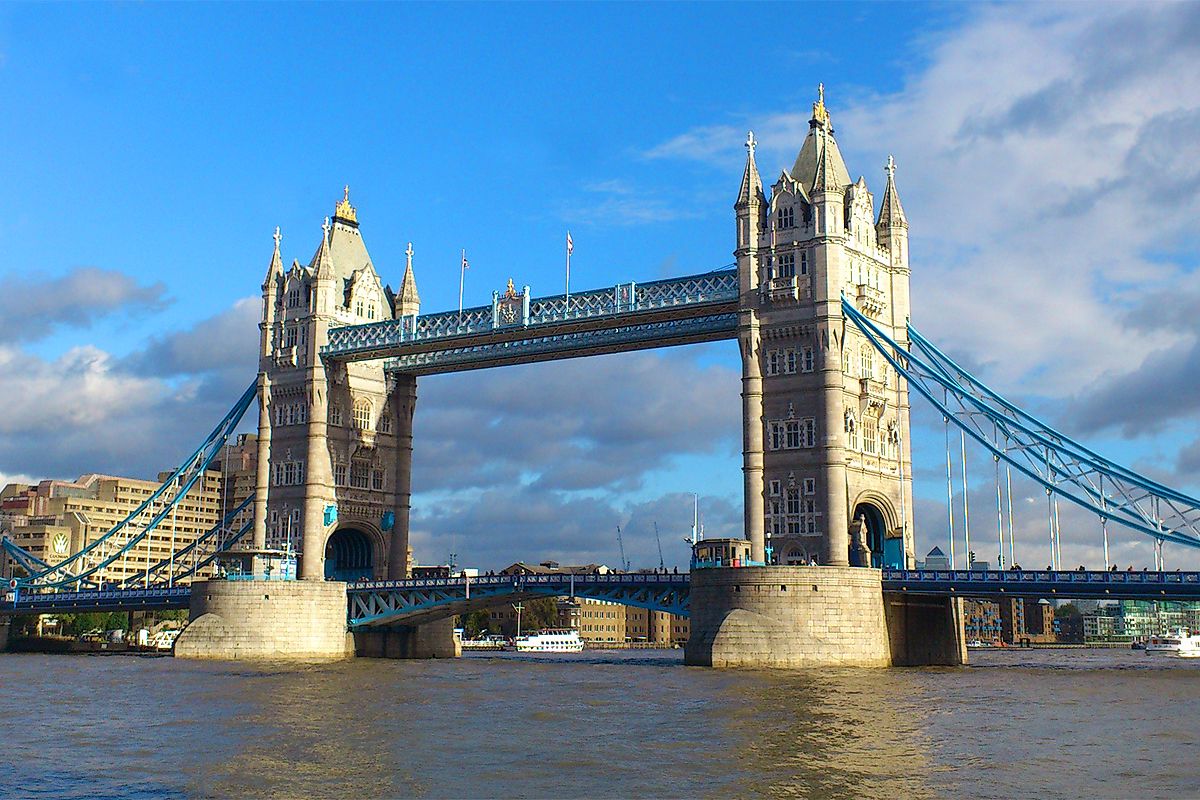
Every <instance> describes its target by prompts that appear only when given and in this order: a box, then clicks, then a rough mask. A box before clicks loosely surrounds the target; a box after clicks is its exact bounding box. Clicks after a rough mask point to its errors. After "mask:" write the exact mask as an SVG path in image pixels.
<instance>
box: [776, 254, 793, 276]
mask: <svg viewBox="0 0 1200 800" xmlns="http://www.w3.org/2000/svg"><path fill="white" fill-rule="evenodd" d="M779 277H780V278H794V277H796V254H795V253H782V254H780V256H779Z"/></svg>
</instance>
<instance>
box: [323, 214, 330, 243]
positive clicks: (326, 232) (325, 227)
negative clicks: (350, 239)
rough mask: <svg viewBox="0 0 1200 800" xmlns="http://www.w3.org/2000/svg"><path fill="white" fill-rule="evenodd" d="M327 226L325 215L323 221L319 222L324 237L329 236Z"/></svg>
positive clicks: (327, 219)
mask: <svg viewBox="0 0 1200 800" xmlns="http://www.w3.org/2000/svg"><path fill="white" fill-rule="evenodd" d="M329 227H330V226H329V217H326V218H325V221H324V222H322V223H321V230H322V231H324V232H325V238H326V239H328V238H329Z"/></svg>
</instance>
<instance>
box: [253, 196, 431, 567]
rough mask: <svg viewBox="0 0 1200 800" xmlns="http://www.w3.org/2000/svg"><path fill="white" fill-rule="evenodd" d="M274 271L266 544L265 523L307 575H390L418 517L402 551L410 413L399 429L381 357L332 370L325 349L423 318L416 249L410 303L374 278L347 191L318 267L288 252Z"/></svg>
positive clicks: (264, 464)
mask: <svg viewBox="0 0 1200 800" xmlns="http://www.w3.org/2000/svg"><path fill="white" fill-rule="evenodd" d="M277 248H278V246H277ZM276 262H278V263H276ZM271 270H273V271H274V272H273V273H272V272H269V274H268V278H269V280H268V282H270V281H271V280H274V283H275V286H276V288H275V289H274V290H272V291H270V292H268V290H267V289H266V288H264V308H263V320H262V326H263V329H264V338H263V353H262V355H263V358H262V366H261V370H262V377H261V379H260V380H261V383H262V384H263V385H265V386H266V387H267V393H266V396H269V399H270V402H269V405H264V406H263V407H262V409H261V410H262V420H260V441H259V456H260V457H259V469H260V473H261V474H260V476H259V478H260V479H259V483H260V484H263V485H262V486H260V493H259V495H258V497H259V503H262V504H264V505H263V508H262V509H261V515H258V516H256V528H255V530H256V543H258V540H257V534H258V530H259V528H260V527H261V529H262V540H263V541H262V542H261V543H259V544H260V546H261V545H266V546H267V547H271V548H284V547H287V546H288V545H290V546H291V547H292V548H293V549H294V550H298V551H299V554H300V576H301V577H302V578H304V579H308V580H323V579H325V578H326V577H332V578H337V579H339V580H347V579H354V580H357V579H359V578H362V577H364V576H365V577H378V578H382V577H384V576H385V575H388V574H389V572H390V571H391V569H390V567H389V561H390V560H391V559H393V558H398V559H399V562H400V569H401V570H403V569H404V568H405V566H406V564H407V513H406V514H405V516H404V528H405V529H404V536H403V542H402V544H401V547H400V549H399V551H397V548H396V547H395V546H393V542H392V541H391V540H392V538H393V532H394V530H395V528H396V527H397V526H396V525H395V524H394V522H393V520H394V519H395V518H396V517H397V516H399V515H398V514H396V512H397V511H398V510H399V509H401V508H403V509H405V510H407V508H408V478H407V473H408V464H409V462H410V460H411V452H412V448H411V430H410V429H408V428H407V427H406V426H407V425H408V423H409V422H410V421H411V414H409V415H408V420H406V421H405V422H404V423H403V424H395V423H399V422H400V421H399V420H398V419H396V417H395V416H394V415H393V414H394V412H393V411H391V410H390V409H389V403H388V399H389V398H388V394H389V392H388V388H389V387H388V381H387V379H386V378H385V376H384V372H383V365H382V363H381V362H379V361H374V362H361V363H354V364H342V363H337V362H329V363H326V362H325V361H324V360H323V359H322V358H321V347H322V346H323V345H324V344H326V342H327V341H328V334H329V330H330V328H332V327H340V326H346V325H361V324H367V323H371V322H377V321H380V320H385V319H394V318H396V317H397V316H399V315H401V314H404V315H412V314H415V313H416V310H417V305H416V304H417V303H418V302H419V298H417V295H416V281H415V279H414V278H413V274H412V258H411V246H410V248H409V260H408V264H407V269H406V272H405V277H404V281H405V284H404V286H405V290H404V292H402V294H403V295H404V300H403V301H402V299H401V297H399V296H397V294H396V293H395V292H393V291H392V290H391V288H390V287H385V286H384V285H383V283H382V281H381V280H380V278H379V275H378V274H377V273H376V271H375V267H374V264H373V262H372V260H371V256H370V254H369V253H368V251H367V248H366V246H365V244H364V243H363V240H362V235H361V233H360V231H359V227H358V214H357V211H356V209H355V208H354V206H352V205H351V204H350V192H349V189H348V188H347V190H346V192H345V194H344V196H343V197H342V199H341V200H340V201H339V202H338V203H337V204H336V207H335V209H334V214H333V217H332V219H329V218H327V219H326V220H325V224H324V225H323V226H322V230H321V241H320V244H319V245H318V247H317V250H316V253H314V255H313V257H312V259H311V261H310V262H309V263H308V265H307V266H302V265H301V264H300V263H299V262H298V261H293V263H292V266H291V268H290V269H289V270H288V271H287V272H283V271H282V260H281V259H280V258H279V253H278V249H277V251H276V255H275V258H274V259H273V261H272V267H271ZM271 274H274V275H275V277H274V278H273V279H272V278H271V277H270V276H271ZM267 331H270V334H269V335H268V334H267V333H266V332H267ZM411 388H412V391H411V393H409V392H405V393H404V396H405V397H406V398H407V397H409V396H410V395H411V396H412V397H415V380H414V385H413V386H412V387H411ZM401 442H406V443H407V446H406V447H399V446H398V445H399V444H400V443H401ZM397 458H399V461H397ZM397 492H399V493H400V494H401V495H402V497H401V498H397V496H396V494H397ZM263 498H265V500H264V499H263ZM257 511H258V509H257V508H256V513H257Z"/></svg>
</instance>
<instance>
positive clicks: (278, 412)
mask: <svg viewBox="0 0 1200 800" xmlns="http://www.w3.org/2000/svg"><path fill="white" fill-rule="evenodd" d="M284 413H285V412H284V407H283V406H275V424H276V425H282V424H284V423H283V420H284V419H285V417H284Z"/></svg>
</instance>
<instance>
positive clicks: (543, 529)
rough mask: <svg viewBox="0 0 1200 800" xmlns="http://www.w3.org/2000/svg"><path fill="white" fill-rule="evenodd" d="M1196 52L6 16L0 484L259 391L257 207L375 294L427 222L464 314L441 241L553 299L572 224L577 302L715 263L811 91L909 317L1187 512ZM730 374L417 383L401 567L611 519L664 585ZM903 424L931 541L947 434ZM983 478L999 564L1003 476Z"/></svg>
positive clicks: (594, 17)
mask: <svg viewBox="0 0 1200 800" xmlns="http://www.w3.org/2000/svg"><path fill="white" fill-rule="evenodd" d="M1197 63H1200V6H1197V5H1196V4H1136V5H1120V4H1097V5H1083V4H1068V5H1044V4H1038V5H1009V4H1001V5H985V4H975V5H958V4H955V5H948V4H907V5H900V4H852V3H847V4H837V5H784V4H747V5H738V4H721V3H711V4H709V3H706V4H695V5H684V4H640V5H632V4H589V5H581V4H571V5H566V4H561V5H526V4H520V5H517V4H513V5H498V4H443V5H438V4H371V5H332V4H330V5H290V4H236V5H235V4H204V5H200V4H195V5H174V4H172V5H165V4H164V5H102V4H86V5H83V4H79V5H65V4H60V5H47V4H7V5H3V6H0V103H2V104H3V107H4V108H5V109H8V110H9V113H7V114H5V115H3V117H2V118H0V144H3V148H2V149H3V152H4V153H5V155H6V158H5V160H4V174H5V177H6V180H4V181H3V182H0V208H2V209H3V213H2V214H0V392H2V394H3V397H4V398H5V403H6V405H7V408H6V413H5V414H4V415H3V416H2V417H0V484H2V483H4V482H8V481H9V480H19V479H34V480H36V479H38V478H44V477H58V478H68V479H69V478H74V477H77V476H78V475H79V474H81V473H84V472H109V473H117V474H129V475H133V476H141V477H145V476H150V475H152V474H153V473H154V472H156V471H157V470H159V469H163V468H167V467H169V466H172V465H174V464H175V463H177V462H178V461H179V459H180V458H182V457H183V456H184V455H186V453H187V452H189V451H190V446H191V445H194V443H195V442H197V441H198V440H199V439H200V438H202V436H203V435H204V433H205V432H207V430H208V429H209V428H210V427H211V425H212V424H213V422H214V421H215V420H216V419H217V418H218V417H219V416H220V415H221V414H222V413H223V412H224V411H225V409H226V408H227V407H228V406H229V405H230V404H231V403H232V402H233V400H234V399H235V398H236V396H237V394H238V393H239V392H240V390H241V389H242V388H244V386H245V385H246V384H248V383H249V382H250V380H251V379H252V378H253V375H254V371H255V367H256V365H255V345H256V341H257V339H256V336H257V332H256V325H257V321H258V316H259V299H258V298H259V292H260V289H259V287H260V284H261V282H262V280H263V275H264V272H265V269H266V266H267V263H268V260H269V257H270V254H271V248H272V244H273V243H272V241H271V235H272V232H273V231H274V229H275V226H277V225H278V226H280V228H281V229H282V234H283V246H282V249H283V254H284V258H285V261H286V262H288V263H290V261H291V260H292V259H293V258H297V259H299V260H300V261H301V262H303V263H307V262H308V260H309V258H311V256H312V253H313V251H314V250H315V248H316V246H317V243H318V240H319V236H320V225H321V221H322V219H323V218H324V217H325V216H327V215H328V214H330V213H331V212H332V209H333V204H334V202H335V201H336V200H338V199H339V198H340V197H341V194H342V187H343V186H344V185H346V184H348V185H349V187H350V196H351V201H352V202H353V203H354V205H355V206H356V207H357V208H358V216H359V221H360V223H361V226H362V232H363V238H364V240H365V242H366V244H367V246H368V248H369V249H370V252H371V255H372V257H373V260H374V262H375V265H376V267H377V269H378V270H379V271H380V273H381V274H382V275H383V277H384V280H385V281H387V282H390V283H391V284H392V285H393V286H396V285H397V284H398V283H399V279H400V276H401V274H402V272H403V268H404V250H405V248H406V246H407V244H408V242H412V243H413V248H414V251H415V256H414V268H415V274H416V279H417V283H418V286H419V289H420V294H421V300H422V309H423V310H424V311H437V310H444V309H452V308H455V307H457V303H458V278H459V264H460V260H461V252H462V250H463V249H465V250H466V252H467V257H468V259H469V260H470V270H469V271H468V272H467V275H466V286H465V297H464V301H465V303H466V305H468V306H469V305H477V304H481V303H484V302H488V300H489V298H490V295H491V292H492V290H494V289H502V288H503V287H504V284H505V282H506V281H507V280H508V279H509V278H512V279H513V281H514V282H515V283H516V284H517V285H518V286H520V285H524V284H528V285H530V287H531V289H532V291H533V293H534V294H535V295H545V294H550V293H554V292H557V291H561V289H562V286H563V277H564V276H563V255H564V253H563V247H564V239H565V234H566V231H567V229H568V228H569V229H570V230H571V233H572V236H573V238H574V245H575V247H574V255H573V257H572V265H571V270H572V274H571V285H572V287H573V288H579V289H583V288H588V287H594V286H604V285H610V284H613V283H616V282H617V281H621V280H639V281H642V280H650V279H654V278H658V277H662V276H666V275H679V274H688V273H693V272H702V271H705V270H708V269H713V268H716V267H720V266H723V265H726V264H730V263H731V262H732V260H733V258H732V255H731V251H732V249H733V246H734V240H733V230H734V229H733V211H732V203H733V200H734V197H735V194H736V191H737V187H738V181H739V178H740V175H741V165H742V159H743V158H744V149H743V147H742V143H743V142H744V141H745V136H746V131H747V130H748V129H753V130H754V131H755V135H756V137H757V138H758V140H759V143H760V147H759V151H758V159H759V165H760V168H761V169H762V171H763V177H764V180H765V181H766V182H768V183H771V182H773V181H774V177H775V176H777V175H778V174H779V171H780V170H781V169H784V168H787V167H790V165H791V163H792V160H793V159H794V158H795V154H796V151H797V150H798V149H799V146H800V143H801V141H802V138H803V135H804V132H805V130H806V128H807V119H808V115H809V109H810V107H811V102H812V100H813V99H814V96H815V92H816V86H817V83H818V82H823V83H824V84H825V87H826V101H827V103H828V105H829V108H830V111H831V114H832V118H833V124H834V127H835V129H836V132H837V137H838V141H839V144H840V145H841V149H842V151H843V153H844V154H845V157H846V162H847V166H848V167H849V170H850V173H851V175H852V177H854V178H857V177H858V176H859V175H860V174H861V175H864V176H865V177H866V179H867V182H868V185H869V187H870V188H871V190H872V191H873V192H875V194H876V200H877V201H878V197H879V194H880V192H881V189H882V186H883V180H882V178H883V167H884V163H885V162H886V159H887V157H888V155H889V154H891V155H894V157H895V159H896V163H897V172H896V180H897V184H898V187H899V191H900V196H901V198H902V200H903V203H904V208H905V211H906V212H907V214H908V218H909V221H910V225H911V235H912V243H911V246H912V265H913V276H912V286H913V288H912V292H913V309H914V312H913V313H914V319H913V322H914V324H916V325H917V327H919V328H920V329H921V330H922V331H923V332H924V333H925V334H927V335H928V336H930V337H931V338H932V339H934V340H935V341H936V342H938V343H939V344H940V345H942V346H943V347H944V348H945V349H946V350H947V351H949V352H950V353H951V354H952V355H954V356H955V357H956V358H959V359H961V360H962V362H963V363H964V364H966V365H967V366H969V367H970V368H971V369H973V370H976V371H977V374H978V375H979V377H981V378H982V379H984V380H986V381H988V382H989V383H990V384H991V385H992V386H993V387H994V388H996V389H997V390H999V391H1000V392H1002V393H1003V394H1005V395H1007V396H1009V397H1010V398H1012V399H1014V400H1017V401H1019V402H1021V403H1023V404H1025V405H1026V406H1027V407H1028V408H1029V409H1030V410H1031V411H1033V412H1034V413H1037V414H1039V415H1042V416H1044V417H1045V418H1046V419H1047V420H1048V421H1050V422H1052V423H1053V424H1055V425H1057V426H1059V427H1061V428H1062V429H1064V430H1065V431H1066V432H1068V433H1070V434H1071V435H1074V436H1076V437H1077V438H1080V439H1082V440H1083V441H1085V442H1087V443H1088V444H1089V445H1091V446H1092V447H1093V448H1094V449H1097V450H1100V451H1101V452H1103V453H1105V454H1106V455H1109V456H1111V457H1113V458H1115V459H1117V460H1119V461H1123V462H1126V463H1129V464H1130V465H1131V466H1133V467H1135V468H1137V469H1138V470H1140V471H1143V472H1145V473H1146V474H1149V475H1151V476H1153V477H1155V478H1156V479H1158V480H1161V481H1163V482H1164V483H1167V484H1168V485H1171V486H1175V487H1177V488H1180V489H1182V490H1185V491H1189V492H1192V493H1193V494H1196V493H1200V425H1198V424H1197V423H1198V416H1197V415H1198V412H1200V393H1198V392H1197V391H1196V387H1197V380H1196V377H1195V376H1196V374H1197V368H1200V321H1198V320H1200V316H1198V315H1197V313H1196V311H1195V309H1196V308H1197V307H1198V306H1200V274H1198V271H1197V267H1198V266H1200V258H1198V256H1200V248H1198V246H1197V244H1196V241H1197V240H1196V237H1195V235H1194V232H1193V230H1192V229H1193V227H1194V224H1195V220H1196V219H1197V218H1198V217H1200V214H1198V212H1200V161H1198V160H1197V158H1196V148H1195V142H1196V141H1197V140H1198V139H1200V136H1198V134H1200V72H1198V71H1197V70H1196V68H1195V65H1196V64H1197ZM738 374H739V367H738V356H737V352H736V347H735V346H734V345H733V344H732V343H721V344H714V345H703V346H694V347H687V348H676V349H672V350H664V351H655V352H651V353H640V354H630V355H623V356H608V357H603V358H594V359H584V360H577V361H568V362H561V363H554V364H542V365H533V366H528V367H518V368H509V369H503V370H493V371H486V372H478V373H465V374H462V375H454V376H445V377H435V378H429V379H423V380H422V382H421V385H420V390H419V394H420V400H419V402H418V411H417V430H416V437H417V438H416V454H415V458H416V463H415V474H414V488H415V489H416V490H417V495H416V497H415V498H414V523H413V527H414V533H413V544H414V548H415V549H416V555H417V558H418V559H419V560H420V561H422V562H425V563H431V562H440V561H444V560H445V558H446V557H447V555H448V554H449V552H451V551H452V550H453V551H454V552H457V553H458V554H459V560H460V562H462V563H466V564H477V565H479V566H481V567H484V568H492V567H496V566H503V565H505V564H507V563H511V562H512V561H516V560H541V559H543V558H554V559H555V560H559V561H562V562H569V561H583V562H586V561H602V562H606V563H610V564H614V563H616V562H617V561H618V554H617V549H616V534H615V527H616V525H618V524H620V525H622V527H623V530H624V531H625V532H626V535H625V545H626V548H627V549H628V550H629V552H630V553H631V560H633V561H634V563H635V564H636V565H645V566H649V565H652V564H657V562H658V556H657V548H656V545H655V542H654V535H653V523H654V522H656V521H657V522H658V524H659V528H660V529H661V530H662V532H663V545H664V549H665V550H666V551H667V558H668V561H669V562H674V563H677V564H685V563H686V559H687V548H686V546H685V545H684V543H683V541H682V539H683V536H684V535H685V534H686V533H687V529H688V526H690V522H691V493H692V492H696V493H698V494H700V496H701V504H702V511H703V512H704V514H705V519H706V524H707V526H708V529H709V532H710V534H716V533H721V534H727V535H740V525H741V495H740V492H741V480H740V455H739V448H740V423H739V414H740V403H739V401H738V392H739V391H740V386H739V382H738ZM914 422H915V423H916V424H917V426H918V427H917V429H916V430H915V432H914V451H915V452H914V455H915V461H916V463H915V472H916V493H917V496H918V500H917V549H918V557H923V556H924V553H925V552H926V551H928V550H929V549H930V548H931V547H933V546H934V545H939V546H941V547H942V548H943V550H946V549H947V546H946V530H945V528H946V521H945V515H946V509H945V492H946V484H945V451H944V449H943V446H942V430H941V424H940V420H937V419H936V418H934V417H933V415H931V414H929V413H928V412H927V411H922V410H920V409H914ZM252 426H253V421H250V422H249V423H248V424H247V426H246V429H247V430H249V429H250V428H251V427H252ZM956 459H957V457H956ZM970 469H971V477H972V480H973V482H972V496H971V511H972V513H971V525H972V541H973V543H975V542H977V541H984V542H989V541H990V542H991V544H989V545H987V546H986V547H984V546H977V547H976V550H977V551H979V554H980V557H981V558H988V559H990V558H994V553H993V552H992V551H994V549H995V548H994V534H995V505H994V503H995V499H994V498H995V495H994V488H993V484H992V466H991V462H990V459H986V458H985V457H984V456H983V455H982V454H976V455H975V456H974V457H973V460H972V462H971V465H970ZM956 480H957V478H956ZM1021 489H1022V491H1021V492H1020V493H1019V500H1020V501H1023V502H1019V503H1018V505H1019V507H1023V508H1024V511H1023V512H1022V511H1018V515H1019V516H1018V527H1019V531H1018V533H1019V548H1020V549H1019V552H1018V560H1019V561H1021V562H1022V563H1023V564H1025V565H1026V566H1030V565H1041V564H1043V563H1045V562H1047V561H1048V558H1049V556H1048V548H1047V546H1046V544H1045V542H1046V531H1045V498H1044V495H1039V494H1038V493H1037V492H1035V491H1032V490H1031V487H1021ZM1026 490H1028V491H1026ZM976 495H978V497H977V496H976ZM989 498H990V507H989ZM959 510H960V511H961V506H960V507H959ZM1064 514H1065V515H1066V516H1065V517H1064V545H1063V551H1064V552H1063V556H1064V563H1065V564H1067V565H1071V566H1073V565H1075V564H1077V563H1080V562H1084V561H1086V562H1087V563H1089V564H1092V565H1096V564H1098V563H1099V562H1100V561H1101V556H1100V548H1099V529H1098V528H1099V526H1098V524H1097V523H1095V522H1094V521H1092V520H1088V519H1084V518H1083V517H1082V516H1081V515H1080V516H1076V515H1075V514H1074V512H1073V511H1068V510H1066V509H1064ZM960 524H961V523H960ZM989 525H990V526H991V528H990V533H991V536H992V539H991V540H989V539H988V531H989V527H988V526H989ZM1068 530H1069V531H1071V532H1070V534H1068V533H1067V531H1068ZM959 535H960V537H961V528H960V534H959ZM977 537H978V538H977ZM960 541H961V540H960ZM1114 542H1115V543H1116V544H1115V546H1114V551H1115V557H1116V558H1117V559H1118V560H1119V561H1120V563H1121V564H1122V566H1125V565H1126V564H1128V563H1134V564H1136V565H1138V566H1141V565H1143V564H1148V563H1151V561H1152V556H1151V549H1150V547H1149V544H1148V542H1145V541H1143V539H1142V538H1141V537H1138V536H1136V535H1135V534H1132V533H1125V534H1121V533H1114ZM960 547H961V545H960ZM1022 551H1024V552H1026V553H1028V555H1027V556H1026V555H1023V554H1022ZM960 552H961V551H960ZM1167 564H1168V566H1169V567H1170V568H1174V567H1177V566H1185V567H1186V566H1193V567H1194V566H1200V555H1193V554H1192V553H1189V552H1184V551H1183V550H1182V549H1181V548H1178V547H1168V549H1167Z"/></svg>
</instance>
